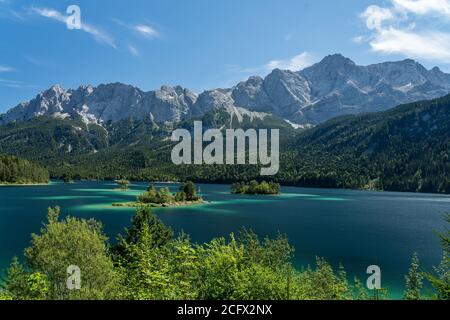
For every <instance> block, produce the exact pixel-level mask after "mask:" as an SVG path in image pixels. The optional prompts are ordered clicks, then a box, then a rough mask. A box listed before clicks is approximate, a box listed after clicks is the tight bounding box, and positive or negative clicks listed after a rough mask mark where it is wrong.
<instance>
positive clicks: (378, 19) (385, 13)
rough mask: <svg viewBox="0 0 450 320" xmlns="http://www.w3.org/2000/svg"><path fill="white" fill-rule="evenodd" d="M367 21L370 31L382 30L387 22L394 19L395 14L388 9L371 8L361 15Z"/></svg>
mask: <svg viewBox="0 0 450 320" xmlns="http://www.w3.org/2000/svg"><path fill="white" fill-rule="evenodd" d="M361 17H362V18H363V19H365V20H366V26H367V28H369V29H370V30H381V28H382V24H383V22H385V21H388V20H392V19H394V17H395V16H394V13H393V12H392V11H391V10H390V9H388V8H381V7H379V6H369V7H367V9H366V11H364V13H363V14H362V15H361Z"/></svg>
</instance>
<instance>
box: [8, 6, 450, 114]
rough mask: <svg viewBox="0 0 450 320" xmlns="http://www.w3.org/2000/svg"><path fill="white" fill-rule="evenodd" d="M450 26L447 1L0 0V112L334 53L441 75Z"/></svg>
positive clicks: (218, 77) (240, 75) (224, 81)
mask: <svg viewBox="0 0 450 320" xmlns="http://www.w3.org/2000/svg"><path fill="white" fill-rule="evenodd" d="M69 5H78V6H79V7H80V9H81V26H82V27H81V30H69V29H68V28H67V26H66V23H65V18H66V16H67V14H66V9H67V7H68V6H69ZM449 22H450V0H384V1H383V0H338V1H335V0H333V1H331V0H186V1H180V0H127V1H120V0H115V1H112V0H85V1H84V0H83V1H75V0H70V1H65V0H53V1H50V0H48V1H45V0H41V1H27V0H0V112H4V111H6V110H7V109H9V108H10V107H13V106H15V105H17V104H18V103H19V102H21V101H24V100H28V99H30V98H33V97H34V96H35V95H36V94H37V93H39V92H40V91H43V90H45V89H47V88H48V87H50V86H51V85H53V84H61V85H62V86H63V87H65V88H77V87H78V86H79V85H81V84H93V85H97V84H99V83H109V82H123V83H127V84H132V85H136V86H138V87H140V88H141V89H143V90H151V89H155V88H158V87H160V86H161V85H163V84H168V85H177V84H179V85H182V86H184V87H188V88H190V89H192V90H194V91H197V92H199V91H201V90H204V89H212V88H216V87H228V86H232V85H233V84H236V83H237V82H238V81H240V80H243V79H245V78H247V77H248V76H249V75H253V74H258V75H265V74H267V73H269V72H270V70H271V69H272V68H275V67H279V68H283V69H293V70H298V69H301V68H303V67H305V66H308V65H310V64H312V63H314V62H317V61H319V60H320V59H322V58H323V57H324V56H326V55H328V54H332V53H338V52H339V53H342V54H344V55H345V56H348V57H350V58H351V59H353V60H354V61H355V62H356V63H358V64H363V65H365V64H370V63H377V62H382V61H386V60H400V59H404V58H407V57H408V58H413V59H416V60H418V61H419V62H421V63H423V64H424V65H425V66H426V67H428V68H430V67H433V66H439V67H440V68H441V69H442V70H444V71H447V72H450V24H449Z"/></svg>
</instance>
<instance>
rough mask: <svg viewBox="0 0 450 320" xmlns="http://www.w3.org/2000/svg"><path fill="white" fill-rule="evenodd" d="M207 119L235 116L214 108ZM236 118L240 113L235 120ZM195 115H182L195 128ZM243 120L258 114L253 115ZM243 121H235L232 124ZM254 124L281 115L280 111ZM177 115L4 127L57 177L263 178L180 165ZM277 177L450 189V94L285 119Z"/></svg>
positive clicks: (1, 136) (309, 183) (17, 146)
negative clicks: (298, 126)
mask: <svg viewBox="0 0 450 320" xmlns="http://www.w3.org/2000/svg"><path fill="white" fill-rule="evenodd" d="M203 121H204V127H208V126H209V127H220V126H221V125H222V126H223V124H225V123H227V122H229V121H230V119H229V118H226V115H225V114H223V113H221V112H220V111H216V112H212V113H210V114H207V115H206V116H205V117H204V118H203ZM231 122H232V121H231ZM190 124H191V122H185V123H181V124H180V125H179V126H180V127H186V128H189V125H190ZM243 124H245V128H248V127H251V126H252V123H251V121H249V120H248V119H246V120H245V121H244V122H243ZM236 125H238V124H237V123H233V126H236ZM253 125H255V126H256V127H264V126H266V127H268V128H273V127H277V126H281V125H280V121H279V120H277V119H276V118H274V117H271V118H269V119H267V123H265V122H264V121H259V122H258V123H256V124H253ZM172 129H173V127H172V126H170V125H158V124H156V123H154V122H153V121H152V120H151V119H147V120H141V121H134V120H131V119H130V120H124V121H121V122H119V123H114V124H111V123H108V124H105V125H104V126H103V127H101V126H99V125H94V124H92V125H86V124H84V123H83V122H82V121H81V120H77V121H74V120H63V119H51V118H37V119H34V120H31V121H29V122H24V123H19V122H18V123H11V124H9V125H7V126H1V127H0V152H1V153H4V154H13V155H17V156H21V157H24V158H27V159H29V160H32V161H35V162H37V163H39V164H41V165H42V166H45V167H46V168H48V170H49V172H50V174H51V176H52V177H55V178H64V179H66V180H67V179H68V180H71V179H120V178H126V179H128V180H139V181H175V180H177V181H186V180H192V181H195V182H206V183H214V182H220V183H234V182H242V181H244V182H249V181H251V180H258V181H261V180H262V179H263V178H264V177H260V176H259V171H260V168H259V167H258V166H250V165H237V166H227V165H220V166H219V165H210V166H206V165H201V166H174V165H172V162H171V160H170V152H171V150H172V147H173V145H172V143H171V142H170V141H168V137H169V136H170V132H171V130H172ZM280 139H281V141H280V152H281V155H280V161H281V168H280V172H279V173H278V175H276V176H275V177H274V178H273V181H274V182H278V183H281V184H285V185H294V186H301V187H324V188H353V189H370V190H389V191H412V192H434V193H450V161H449V150H450V96H446V97H443V98H440V99H435V100H431V101H423V102H416V103H411V104H407V105H402V106H399V107H397V108H395V109H392V110H389V111H385V112H380V113H373V114H364V115H355V116H344V117H339V118H335V119H333V120H330V121H328V122H326V123H324V124H322V125H319V126H317V127H315V128H312V129H308V130H294V129H293V128H290V127H289V126H281V132H280Z"/></svg>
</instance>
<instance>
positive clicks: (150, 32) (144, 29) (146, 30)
mask: <svg viewBox="0 0 450 320" xmlns="http://www.w3.org/2000/svg"><path fill="white" fill-rule="evenodd" d="M112 20H113V21H114V22H115V23H117V24H118V25H119V26H122V27H125V28H127V29H130V30H132V31H134V32H135V33H137V34H139V35H141V36H143V37H145V38H148V39H154V38H160V37H161V33H159V32H158V31H157V30H156V29H155V28H153V27H151V26H149V25H148V24H128V23H125V22H123V21H122V20H119V19H112Z"/></svg>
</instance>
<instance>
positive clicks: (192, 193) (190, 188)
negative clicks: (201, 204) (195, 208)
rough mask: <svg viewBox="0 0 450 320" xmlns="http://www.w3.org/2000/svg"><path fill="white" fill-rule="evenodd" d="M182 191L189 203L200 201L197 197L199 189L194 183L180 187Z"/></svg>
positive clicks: (188, 182)
mask: <svg viewBox="0 0 450 320" xmlns="http://www.w3.org/2000/svg"><path fill="white" fill-rule="evenodd" d="M180 191H181V192H184V194H185V195H186V200H187V201H197V200H199V199H200V197H199V196H198V195H197V187H196V186H195V184H194V183H193V182H192V181H187V182H185V183H183V185H182V186H181V187H180Z"/></svg>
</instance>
